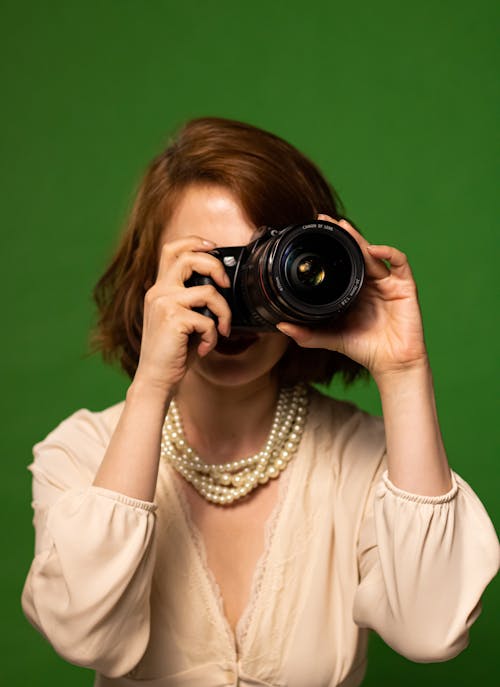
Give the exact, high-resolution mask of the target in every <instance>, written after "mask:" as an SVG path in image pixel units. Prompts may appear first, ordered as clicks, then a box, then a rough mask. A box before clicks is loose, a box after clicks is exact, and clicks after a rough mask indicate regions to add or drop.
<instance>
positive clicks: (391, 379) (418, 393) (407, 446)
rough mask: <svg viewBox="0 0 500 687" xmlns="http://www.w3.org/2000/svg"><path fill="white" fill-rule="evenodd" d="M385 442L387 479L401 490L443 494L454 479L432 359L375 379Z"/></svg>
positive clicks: (430, 494) (425, 493)
mask: <svg viewBox="0 0 500 687" xmlns="http://www.w3.org/2000/svg"><path fill="white" fill-rule="evenodd" d="M375 381H376V383H377V386H378V388H379V392H380V397H381V401H382V411H383V415H384V425H385V432H386V442H387V464H388V477H389V479H390V480H391V482H392V483H393V484H395V485H396V486H397V487H399V488H400V489H404V490H405V491H408V492H411V493H414V494H422V495H425V496H438V495H440V494H445V493H446V492H448V491H449V490H450V489H451V487H452V483H451V475H450V468H449V465H448V460H447V457H446V451H445V449H444V445H443V440H442V437H441V430H440V427H439V422H438V416H437V410H436V401H435V396H434V386H433V381H432V373H431V369H430V366H429V363H428V361H425V362H424V363H422V364H421V365H419V366H417V367H412V368H411V369H408V370H401V371H398V372H391V373H390V374H389V373H387V374H385V375H379V376H378V377H376V378H375Z"/></svg>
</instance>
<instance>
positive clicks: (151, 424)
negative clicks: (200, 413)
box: [93, 380, 170, 501]
mask: <svg viewBox="0 0 500 687" xmlns="http://www.w3.org/2000/svg"><path fill="white" fill-rule="evenodd" d="M169 404H170V397H169V395H168V394H164V393H161V392H158V391H156V390H153V389H151V388H148V386H147V385H145V384H142V383H140V382H139V381H137V382H136V381H135V380H134V382H133V383H132V384H131V385H130V387H129V389H128V391H127V396H126V400H125V406H124V408H123V412H122V414H121V417H120V420H119V421H118V424H117V426H116V429H115V431H114V433H113V436H112V437H111V441H110V443H109V446H108V448H107V451H106V453H105V455H104V458H103V460H102V463H101V465H100V467H99V470H98V471H97V473H96V476H95V479H94V482H93V484H94V486H99V487H105V488H107V489H112V490H114V491H118V492H121V493H122V494H126V495H127V496H131V497H133V498H137V499H142V500H144V501H154V497H155V491H156V482H157V479H158V466H159V460H160V444H161V430H162V427H163V423H164V420H165V415H166V413H167V410H168V406H169Z"/></svg>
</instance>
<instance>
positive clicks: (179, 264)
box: [162, 251, 231, 288]
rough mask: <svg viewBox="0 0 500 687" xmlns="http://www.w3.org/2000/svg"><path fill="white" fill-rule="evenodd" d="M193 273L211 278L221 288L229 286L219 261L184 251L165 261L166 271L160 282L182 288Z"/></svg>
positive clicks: (195, 252)
mask: <svg viewBox="0 0 500 687" xmlns="http://www.w3.org/2000/svg"><path fill="white" fill-rule="evenodd" d="M193 272H198V273H199V274H202V275H203V276H206V277H211V278H212V280H213V281H214V282H216V283H217V284H218V285H219V286H220V287H221V288H228V287H229V286H231V281H230V279H229V277H228V276H227V274H226V270H225V268H224V265H223V263H222V262H221V260H219V259H218V258H216V257H215V256H213V255H207V254H206V253H202V252H199V251H185V252H182V253H180V254H179V255H177V256H175V257H173V256H170V262H169V261H168V259H167V269H166V271H165V275H164V276H163V277H162V282H163V283H165V284H175V285H177V286H184V283H185V282H186V281H187V280H188V279H189V277H191V275H192V274H193Z"/></svg>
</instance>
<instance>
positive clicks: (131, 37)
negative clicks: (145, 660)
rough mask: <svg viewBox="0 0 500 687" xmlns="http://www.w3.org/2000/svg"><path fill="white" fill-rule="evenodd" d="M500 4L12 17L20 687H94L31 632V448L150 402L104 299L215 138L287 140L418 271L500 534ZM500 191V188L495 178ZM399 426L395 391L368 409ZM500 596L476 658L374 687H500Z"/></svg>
mask: <svg viewBox="0 0 500 687" xmlns="http://www.w3.org/2000/svg"><path fill="white" fill-rule="evenodd" d="M495 5H497V3H494V2H487V1H483V0H479V1H476V2H474V3H471V2H462V1H460V2H457V1H455V2H451V1H443V2H439V1H437V0H434V1H433V2H430V1H428V0H425V1H422V0H420V1H419V2H418V3H417V2H413V3H409V2H401V1H399V2H397V1H390V0H382V1H380V2H368V1H365V2H347V1H346V0H345V1H344V2H336V1H330V2H314V1H311V2H307V3H304V2H297V1H293V2H292V1H291V0H288V2H284V1H274V2H273V1H271V0H267V1H266V2H262V0H254V2H252V3H245V4H240V3H237V2H235V1H234V0H232V1H223V2H193V1H192V2H188V3H180V2H179V3H178V2H175V3H174V2H168V1H163V2H162V1H159V0H157V1H149V2H147V1H143V2H140V1H139V0H136V1H135V2H134V1H132V0H123V1H118V0H114V1H111V0H107V1H106V0H101V1H100V2H96V1H95V0H92V1H89V0H85V2H83V1H81V2H70V1H67V2H61V1H54V0H52V1H51V0H49V1H48V2H44V3H42V2H34V1H32V2H22V0H17V2H2V3H1V14H2V16H1V22H0V25H1V29H0V32H1V34H0V35H1V40H0V51H1V61H0V65H1V67H0V68H1V71H2V108H1V112H0V118H1V131H2V137H3V139H4V140H3V145H2V156H1V168H2V170H1V175H2V177H1V185H2V186H1V187H2V192H3V194H2V195H3V202H2V205H3V212H2V214H3V226H2V244H3V245H2V256H3V260H2V263H3V264H2V279H3V282H4V284H3V296H4V297H3V311H4V312H3V320H4V327H3V336H2V349H3V350H2V357H1V359H2V380H3V383H2V394H1V402H2V417H3V418H4V422H5V424H4V428H3V431H2V432H1V441H2V443H3V444H4V445H3V447H2V456H3V468H4V479H3V481H2V492H3V493H2V504H3V507H4V516H3V518H2V521H3V524H4V534H5V544H4V548H3V550H4V557H3V565H2V566H0V574H1V576H2V589H3V591H4V594H5V596H4V599H3V604H2V616H3V622H2V633H3V635H4V636H3V637H1V644H2V649H3V652H4V657H3V661H2V664H3V665H2V673H3V677H4V682H3V684H8V685H9V686H10V687H13V686H17V685H19V686H21V685H22V686H23V687H25V686H27V685H29V686H31V685H33V686H38V685H40V686H45V685H47V686H49V685H50V687H54V686H55V685H57V684H60V685H72V686H73V685H74V686H75V687H77V686H79V685H87V686H90V685H91V684H92V681H93V673H92V671H89V670H85V669H81V668H77V667H74V666H71V665H69V664H68V663H66V662H65V661H64V660H62V659H61V658H60V657H59V656H58V655H57V654H56V653H55V652H54V651H53V649H52V648H51V647H50V645H49V644H48V643H47V642H46V641H45V640H44V639H43V638H42V637H41V636H39V635H38V634H37V632H36V631H35V630H34V629H32V628H31V626H30V625H29V624H28V622H27V620H26V619H25V618H24V616H23V614H22V611H21V607H20V595H21V589H22V585H23V583H24V579H25V576H26V574H27V571H28V568H29V565H30V562H31V559H32V554H33V530H32V525H31V517H32V513H31V509H30V496H31V482H30V473H29V472H28V471H27V470H26V465H27V464H28V463H29V462H31V447H32V445H33V444H34V443H35V442H36V441H39V440H40V439H41V438H43V437H44V436H45V435H46V434H47V433H48V432H49V431H50V430H51V429H52V428H54V427H55V426H56V424H58V423H59V422H60V421H61V420H62V419H64V418H65V417H67V416H68V415H70V414H71V413H73V412H74V411H75V410H77V409H78V408H82V407H85V408H89V409H91V410H101V409H102V408H105V407H107V406H109V405H111V404H113V403H116V402H118V401H119V400H122V398H123V396H124V393H125V390H126V388H127V385H128V381H127V379H126V377H125V376H124V375H123V374H122V373H120V372H119V371H118V370H116V369H111V368H108V367H105V366H104V365H103V364H102V362H101V361H100V359H98V357H97V356H94V357H87V358H86V357H85V352H86V342H87V336H88V331H89V328H90V326H91V323H92V321H93V314H94V311H93V306H92V302H91V298H90V292H91V289H92V287H93V285H94V283H95V282H96V280H97V279H98V277H99V276H100V274H101V273H102V271H103V270H104V268H105V266H106V264H107V260H108V258H109V257H110V255H111V252H112V250H113V247H114V245H115V244H116V241H117V237H118V234H119V232H120V231H121V227H122V226H123V222H124V219H125V217H126V214H127V210H128V208H129V207H130V203H131V199H132V196H133V191H134V189H135V188H136V186H137V184H138V182H139V180H140V178H141V175H142V173H143V170H144V168H145V166H146V164H147V163H148V161H149V160H150V159H151V157H152V156H153V155H155V154H156V153H157V152H158V151H159V150H160V149H161V148H162V146H163V145H164V144H165V143H166V141H167V139H168V137H169V135H170V134H171V133H172V131H174V130H175V128H176V127H178V126H179V125H180V124H181V123H182V122H183V121H184V120H186V119H187V118H190V117H193V116H201V115H206V114H209V115H219V116H225V117H232V118H236V119H242V120H245V121H248V122H251V123H253V124H256V125H258V126H262V127H264V128H267V129H269V130H271V131H274V132H275V133H277V134H279V135H281V136H282V137H284V138H286V139H287V140H289V141H290V142H291V143H293V144H294V145H296V146H297V147H298V148H300V149H301V150H303V151H304V152H305V153H306V154H308V155H309V156H310V157H312V158H313V159H314V160H315V161H316V162H317V163H318V164H319V166H320V167H321V168H322V169H323V171H324V172H325V173H326V175H327V176H328V177H329V179H330V180H331V181H332V183H333V184H334V186H335V187H336V188H337V190H338V191H339V193H340V196H341V198H342V199H343V201H344V203H345V205H346V207H347V214H348V216H349V217H351V218H352V219H353V220H354V221H355V222H356V223H357V224H358V225H359V227H360V228H361V229H362V230H363V231H364V233H365V234H366V235H367V237H368V238H369V239H370V240H372V241H373V242H375V243H388V244H393V245H396V246H397V247H399V248H400V249H402V250H404V251H405V252H406V253H407V254H408V256H409V259H410V263H411V265H412V267H413V270H414V274H415V277H416V280H417V284H418V286H419V294H420V299H421V304H422V309H423V314H424V323H425V329H426V339H427V344H428V348H429V353H430V358H431V363H432V366H433V371H434V378H435V386H436V393H437V400H438V408H439V413H440V419H441V423H442V429H443V433H444V437H445V441H446V445H447V448H448V454H449V460H450V464H451V466H452V467H453V468H454V469H455V470H456V471H457V472H458V473H459V474H460V475H461V476H462V477H463V478H464V479H465V480H467V481H468V482H469V483H470V484H471V486H472V487H473V489H474V490H475V491H476V493H477V494H478V496H479V497H480V498H481V500H482V502H483V503H484V505H485V507H486V508H487V510H488V512H489V514H490V516H491V518H492V519H493V521H494V522H495V523H498V516H499V509H498V502H497V501H496V499H495V496H496V494H497V492H498V482H497V480H498V472H499V470H498V463H497V459H498V452H496V451H495V448H496V444H497V441H496V440H497V437H498V434H497V432H496V429H497V427H496V425H497V422H498V421H497V412H496V410H497V409H496V407H495V403H494V401H495V396H496V394H497V384H496V383H495V378H496V380H498V361H497V359H496V356H495V352H496V348H497V346H496V343H497V338H498V320H497V321H495V314H496V308H495V304H496V303H495V296H496V294H497V274H498V266H497V261H496V259H495V257H496V256H495V253H496V252H497V248H498V240H497V228H496V227H495V225H494V221H495V220H496V219H497V217H498V214H499V213H498V211H499V208H498V205H497V203H496V200H495V190H494V189H495V187H494V182H495V181H496V180H497V179H498V174H497V169H496V166H495V161H496V159H498V153H499V146H498V142H497V141H496V140H495V127H494V123H495V119H496V116H498V110H499V108H498V104H499V98H498V90H497V89H496V81H495V76H496V73H497V72H498V66H499V65H498V50H497V49H496V48H495V45H494V38H495V33H496V31H495V29H496V26H498V19H499V16H498V14H499V12H498V10H497V9H495ZM495 177H496V178H495ZM332 392H333V393H336V394H338V395H339V396H345V395H347V396H348V397H349V398H351V399H354V400H356V402H357V403H359V404H360V405H361V406H362V407H364V408H366V409H368V410H369V411H371V412H375V413H379V412H380V407H379V401H378V395H377V391H376V388H375V387H374V386H373V384H371V385H370V384H369V385H367V386H363V385H361V386H358V387H356V388H354V389H351V390H349V392H348V393H346V392H345V391H344V390H343V389H341V388H340V387H337V386H335V387H334V388H333V389H332ZM498 596H499V586H498V582H497V581H495V582H493V583H492V584H491V585H490V586H489V587H488V588H487V590H486V592H485V594H484V596H483V603H484V608H483V612H482V614H481V616H480V617H479V619H478V620H477V622H476V623H475V624H474V626H473V627H472V631H471V644H470V646H469V647H468V648H467V649H466V650H465V651H464V652H463V653H462V654H461V655H459V656H458V657H457V658H455V659H453V660H452V661H449V662H446V663H439V664H416V663H412V662H410V661H408V660H406V659H405V658H403V657H401V656H399V655H398V654H396V653H395V652H394V651H392V650H391V649H390V648H389V647H387V646H386V645H385V644H384V642H383V641H382V640H381V639H380V638H378V637H377V636H373V638H372V640H371V644H370V653H369V667H368V673H367V677H366V680H365V683H364V684H365V685H367V686H373V685H389V686H392V685H394V686H395V685H401V684H406V685H420V684H422V683H424V682H425V684H426V685H427V687H431V686H436V687H438V685H439V687H442V685H443V684H445V685H471V684H478V685H490V684H494V683H495V682H496V679H495V677H494V675H495V671H496V666H497V665H498V643H497V642H498V634H499V630H500V627H499V624H498V620H497V616H498V609H499V606H498Z"/></svg>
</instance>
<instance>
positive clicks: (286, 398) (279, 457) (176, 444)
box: [161, 384, 309, 505]
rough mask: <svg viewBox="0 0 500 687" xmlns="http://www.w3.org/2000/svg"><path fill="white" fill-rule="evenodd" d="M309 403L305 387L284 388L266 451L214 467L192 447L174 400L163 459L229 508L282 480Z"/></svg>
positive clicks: (209, 497) (166, 425) (164, 436)
mask: <svg viewBox="0 0 500 687" xmlns="http://www.w3.org/2000/svg"><path fill="white" fill-rule="evenodd" d="M308 404H309V394H308V389H307V387H306V386H305V385H304V384H297V385H296V386H294V387H291V388H287V389H282V390H281V391H280V394H279V398H278V403H277V406H276V411H275V414H274V419H273V423H272V427H271V431H270V433H269V437H268V439H267V441H266V444H265V446H264V448H263V449H262V450H261V451H259V452H258V453H256V454H255V455H253V456H249V457H248V458H243V459H241V460H234V461H231V462H229V463H218V464H210V463H204V462H203V461H202V460H201V458H200V457H199V456H197V455H196V454H195V453H194V451H193V449H192V448H191V447H190V446H189V445H188V443H187V441H186V438H185V436H184V430H183V427H182V421H181V418H180V414H179V410H178V408H177V404H176V403H175V399H173V400H172V401H171V402H170V406H169V409H168V413H167V416H166V418H165V423H164V425H163V429H162V442H161V456H162V457H163V458H164V459H165V460H167V461H168V463H169V464H170V465H172V466H173V467H174V468H175V469H176V470H177V471H178V472H179V473H180V474H181V475H183V477H185V479H187V480H188V482H190V483H191V484H192V485H193V486H194V488H195V489H196V490H197V491H198V493H199V494H201V495H202V496H203V497H204V498H206V499H207V500H208V501H211V502H212V503H217V504H220V505H229V504H231V503H233V502H234V501H236V500H238V499H241V498H243V497H244V496H246V495H247V494H248V493H250V492H251V491H252V490H253V489H255V488H256V487H258V486H259V484H265V483H266V482H267V481H268V480H269V479H274V478H276V477H278V475H279V474H280V473H281V472H282V471H283V470H284V469H285V468H286V466H287V465H288V463H289V461H290V459H291V458H292V456H293V455H294V453H295V452H296V451H297V448H298V446H299V443H300V440H301V438H302V434H303V431H304V426H305V422H306V418H307V412H308Z"/></svg>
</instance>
